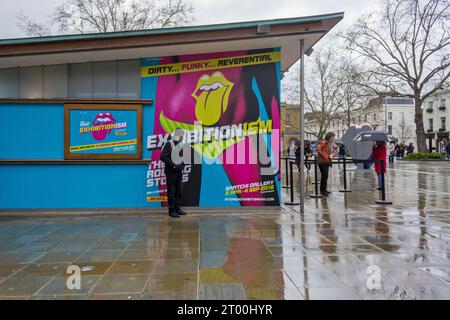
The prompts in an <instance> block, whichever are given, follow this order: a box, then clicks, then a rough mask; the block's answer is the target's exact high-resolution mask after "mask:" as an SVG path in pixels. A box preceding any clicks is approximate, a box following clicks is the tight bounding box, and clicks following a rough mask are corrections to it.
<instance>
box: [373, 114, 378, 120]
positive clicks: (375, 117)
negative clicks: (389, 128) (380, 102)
mask: <svg viewBox="0 0 450 320" xmlns="http://www.w3.org/2000/svg"><path fill="white" fill-rule="evenodd" d="M373 121H377V114H376V113H374V114H373Z"/></svg>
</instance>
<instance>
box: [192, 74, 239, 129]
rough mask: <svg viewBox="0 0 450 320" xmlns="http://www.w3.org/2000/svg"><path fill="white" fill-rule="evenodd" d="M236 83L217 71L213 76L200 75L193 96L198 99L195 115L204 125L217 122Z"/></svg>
mask: <svg viewBox="0 0 450 320" xmlns="http://www.w3.org/2000/svg"><path fill="white" fill-rule="evenodd" d="M233 86H234V84H233V83H232V82H230V81H228V80H227V79H226V78H225V76H224V75H223V74H222V73H221V72H219V71H217V72H214V73H213V74H212V75H211V76H209V75H207V74H205V75H203V76H201V77H200V79H199V80H198V82H197V87H196V89H195V91H194V92H193V93H192V97H193V98H194V99H195V100H196V101H197V103H196V105H195V116H196V117H197V120H198V121H201V122H202V124H203V125H204V126H212V125H214V124H216V123H217V122H218V121H219V120H220V117H221V116H222V114H223V113H224V112H225V110H226V109H227V107H228V99H229V97H230V92H231V89H233Z"/></svg>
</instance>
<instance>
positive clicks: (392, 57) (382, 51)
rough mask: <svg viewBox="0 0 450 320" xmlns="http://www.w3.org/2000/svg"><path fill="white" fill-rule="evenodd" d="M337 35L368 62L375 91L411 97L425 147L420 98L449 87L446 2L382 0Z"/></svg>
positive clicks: (448, 4)
mask: <svg viewBox="0 0 450 320" xmlns="http://www.w3.org/2000/svg"><path fill="white" fill-rule="evenodd" d="M342 37H343V38H344V39H345V40H346V43H347V46H346V47H347V49H349V50H351V51H352V52H354V53H356V54H357V55H359V56H360V57H361V58H363V59H364V65H365V66H369V67H370V70H369V71H370V72H369V73H368V75H369V81H368V84H369V85H370V87H371V88H373V90H374V91H376V92H377V95H379V96H382V95H388V96H406V97H412V98H414V101H415V118H414V122H415V124H416V135H417V146H418V150H419V151H426V150H427V146H426V141H425V131H424V126H423V114H422V112H423V111H422V104H423V101H424V100H425V99H426V98H428V97H429V96H431V95H432V94H434V93H435V92H437V91H438V90H440V89H443V88H445V87H447V86H449V78H450V68H449V67H450V54H449V51H450V2H449V1H447V0H386V1H384V4H383V6H382V9H381V10H380V11H379V12H376V13H370V14H367V15H364V16H362V17H361V18H360V19H358V20H357V22H356V23H355V24H354V25H353V26H352V27H351V29H350V30H349V31H348V32H346V33H343V34H342Z"/></svg>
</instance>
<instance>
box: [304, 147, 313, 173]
mask: <svg viewBox="0 0 450 320" xmlns="http://www.w3.org/2000/svg"><path fill="white" fill-rule="evenodd" d="M312 154H313V152H312V149H311V142H310V141H308V142H305V167H306V170H307V171H308V172H309V171H310V170H311V164H310V163H308V162H307V161H308V160H309V158H310V157H311V156H312Z"/></svg>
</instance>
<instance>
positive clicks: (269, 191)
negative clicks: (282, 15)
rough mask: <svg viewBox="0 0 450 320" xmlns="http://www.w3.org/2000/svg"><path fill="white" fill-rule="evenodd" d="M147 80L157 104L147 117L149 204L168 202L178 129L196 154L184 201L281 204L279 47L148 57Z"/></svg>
mask: <svg viewBox="0 0 450 320" xmlns="http://www.w3.org/2000/svg"><path fill="white" fill-rule="evenodd" d="M141 77H142V95H143V96H142V97H143V98H145V99H152V100H153V102H154V107H153V108H151V110H150V111H149V112H148V113H147V114H146V113H144V118H143V121H144V139H146V143H144V146H146V147H147V150H146V151H145V156H144V157H145V158H148V157H149V158H151V162H150V164H149V167H148V171H147V178H146V190H147V192H146V195H145V196H146V201H147V202H148V203H149V205H150V206H151V205H154V206H159V205H161V204H162V205H165V204H166V203H165V202H166V200H167V196H166V195H167V187H166V180H165V175H164V164H163V163H162V162H161V161H160V153H161V148H162V146H163V145H164V143H165V142H166V141H167V139H169V136H170V134H171V133H172V132H173V131H174V130H175V129H176V128H182V129H184V131H185V132H186V135H185V137H184V140H183V143H184V145H185V149H184V150H188V153H189V155H188V156H187V155H186V152H185V154H184V159H185V160H186V159H187V160H189V161H188V162H189V163H188V165H186V167H185V170H184V172H183V194H184V196H183V202H184V203H183V205H185V206H200V207H205V206H220V207H221V206H279V205H280V171H279V155H280V149H279V146H280V134H279V132H280V131H279V130H280V50H279V49H264V50H252V51H239V52H222V53H213V54H201V55H185V56H175V57H163V58H149V59H143V60H142V67H141ZM147 122H150V123H151V125H150V126H147V127H146V125H145V123H147ZM186 147H187V149H186ZM185 162H186V161H185Z"/></svg>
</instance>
